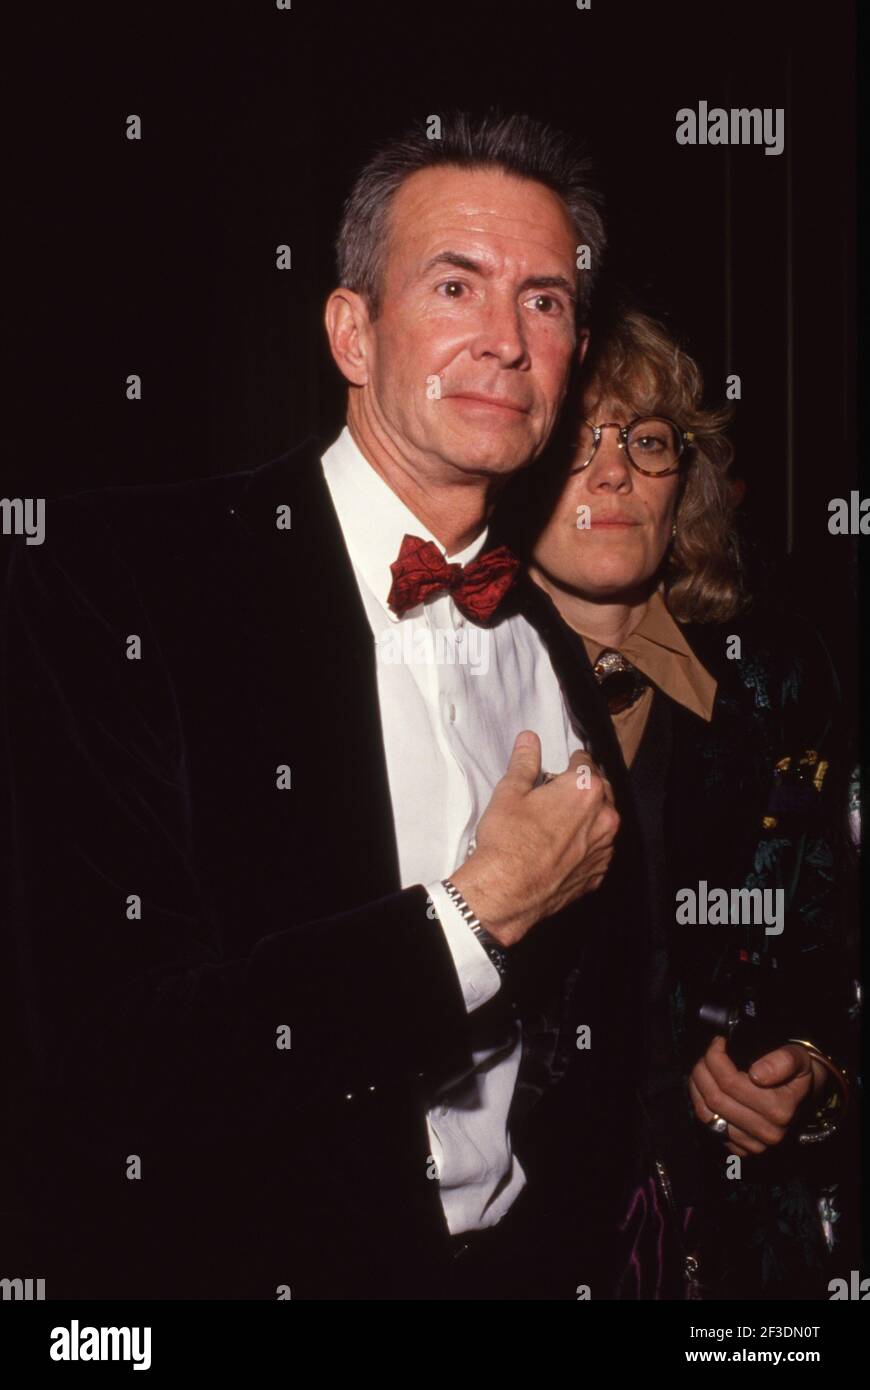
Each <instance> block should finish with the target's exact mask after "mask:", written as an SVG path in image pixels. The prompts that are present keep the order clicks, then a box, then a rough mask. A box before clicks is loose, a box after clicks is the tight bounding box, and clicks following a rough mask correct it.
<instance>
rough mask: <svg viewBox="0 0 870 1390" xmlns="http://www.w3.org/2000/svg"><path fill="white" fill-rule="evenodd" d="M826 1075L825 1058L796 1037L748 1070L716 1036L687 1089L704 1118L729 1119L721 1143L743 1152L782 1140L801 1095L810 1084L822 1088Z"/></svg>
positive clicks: (756, 1151) (759, 1150)
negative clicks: (739, 1067) (739, 1065)
mask: <svg viewBox="0 0 870 1390" xmlns="http://www.w3.org/2000/svg"><path fill="white" fill-rule="evenodd" d="M826 1077H827V1073H826V1070H825V1068H824V1067H823V1066H822V1065H821V1063H819V1062H816V1061H815V1059H813V1058H811V1057H810V1055H809V1053H808V1052H807V1051H806V1049H805V1048H803V1047H800V1046H799V1045H798V1044H797V1043H788V1044H786V1046H784V1047H778V1048H777V1049H776V1051H775V1052H768V1053H766V1054H765V1056H764V1057H759V1059H758V1061H757V1062H753V1064H752V1066H751V1067H750V1068H749V1071H748V1072H745V1071H738V1070H737V1068H736V1067H735V1065H734V1063H733V1062H732V1061H731V1058H730V1057H729V1056H728V1054H727V1052H726V1051H725V1039H724V1038H722V1037H718V1038H714V1039H713V1041H712V1042H711V1044H710V1046H709V1047H708V1048H707V1051H706V1052H705V1053H704V1056H703V1057H702V1058H701V1060H700V1061H699V1062H698V1063H697V1064H696V1066H695V1068H694V1070H693V1071H692V1075H691V1076H690V1077H689V1094H690V1095H691V1097H692V1104H693V1106H694V1108H695V1114H696V1115H697V1117H698V1119H699V1120H700V1121H701V1123H702V1124H708V1123H709V1121H710V1120H712V1118H713V1116H714V1114H715V1115H721V1116H722V1118H723V1120H727V1121H728V1140H729V1142H728V1143H727V1144H725V1145H724V1146H723V1147H725V1148H727V1150H728V1152H729V1153H733V1154H739V1155H740V1157H741V1158H745V1157H746V1155H747V1154H761V1153H764V1151H765V1149H767V1148H770V1147H771V1145H773V1144H779V1143H780V1142H781V1141H782V1140H783V1139H784V1138H785V1136H786V1133H787V1131H788V1128H789V1125H790V1124H791V1122H792V1120H793V1119H794V1117H795V1112H796V1110H797V1108H798V1106H799V1105H800V1103H801V1101H803V1100H804V1099H805V1098H806V1096H807V1095H808V1094H809V1092H810V1090H816V1091H818V1090H821V1088H822V1086H823V1085H824V1084H825V1080H826ZM723 1138H724V1135H723Z"/></svg>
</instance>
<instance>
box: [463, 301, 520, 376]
mask: <svg viewBox="0 0 870 1390" xmlns="http://www.w3.org/2000/svg"><path fill="white" fill-rule="evenodd" d="M471 355H472V357H474V358H475V359H477V358H481V357H497V358H498V360H499V362H501V364H502V365H503V366H505V367H519V366H522V365H523V364H524V363H525V362H527V361H528V346H527V343H526V339H525V334H524V332H523V321H522V317H521V310H520V307H519V305H518V304H517V303H516V301H515V300H513V299H510V300H508V299H503V298H501V297H499V298H493V299H491V300H490V301H489V302H488V303H487V304H485V305H484V306H483V308H482V309H481V316H480V323H479V326H478V330H477V332H476V333H475V335H474V341H473V342H472V345H471Z"/></svg>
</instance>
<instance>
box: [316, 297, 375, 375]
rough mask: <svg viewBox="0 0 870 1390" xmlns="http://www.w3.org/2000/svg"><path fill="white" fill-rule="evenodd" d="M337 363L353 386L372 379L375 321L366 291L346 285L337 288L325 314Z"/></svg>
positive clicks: (331, 348)
mask: <svg viewBox="0 0 870 1390" xmlns="http://www.w3.org/2000/svg"><path fill="white" fill-rule="evenodd" d="M323 321H324V323H325V325H326V333H327V337H328V338H329V347H330V350H331V352H332V355H333V357H334V359H335V363H336V366H337V367H338V369H339V371H340V372H341V373H342V375H343V376H345V377H346V378H347V380H348V381H349V382H350V383H351V385H352V386H365V385H366V383H367V382H368V379H369V361H368V354H369V352H370V345H371V322H370V320H369V311H368V308H367V306H366V302H365V300H364V299H363V297H362V295H360V294H357V293H356V291H355V290H349V289H346V288H344V287H342V288H341V289H337V290H333V291H332V294H331V295H330V296H329V298H328V299H327V301H326V309H325V311H324V315H323Z"/></svg>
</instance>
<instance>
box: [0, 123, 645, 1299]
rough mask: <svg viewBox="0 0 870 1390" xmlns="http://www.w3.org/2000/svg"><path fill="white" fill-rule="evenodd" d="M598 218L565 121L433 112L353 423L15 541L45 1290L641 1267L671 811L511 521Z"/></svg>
mask: <svg viewBox="0 0 870 1390" xmlns="http://www.w3.org/2000/svg"><path fill="white" fill-rule="evenodd" d="M581 245H585V246H589V247H590V248H591V250H592V260H593V264H597V258H598V257H599V256H600V253H601V250H602V247H603V229H602V225H601V221H600V217H599V214H598V211H597V207H596V200H595V198H594V195H593V194H592V193H591V191H590V190H589V188H588V186H587V171H586V166H585V164H584V162H583V161H582V159H578V157H577V156H576V154H575V153H574V152H573V151H572V149H571V147H570V145H569V143H568V142H567V141H566V140H564V139H563V138H562V137H561V136H559V135H558V134H556V133H554V132H552V131H549V130H546V129H543V128H541V127H539V126H537V125H536V124H535V123H534V122H532V121H529V120H526V119H524V118H508V119H494V118H490V119H489V120H487V121H483V122H473V121H471V120H468V119H465V118H463V117H459V118H457V119H456V120H455V121H454V122H453V123H452V124H451V128H450V129H448V130H446V131H445V134H444V138H443V139H442V141H441V142H429V141H427V140H426V138H425V136H424V135H423V134H419V135H414V134H411V135H409V136H407V137H405V138H404V139H402V140H400V141H397V142H394V143H393V144H392V145H391V146H390V147H389V148H387V149H385V150H383V151H381V152H380V153H379V154H378V155H376V156H375V157H374V158H373V160H372V161H371V162H370V163H369V165H368V166H367V167H366V169H364V170H363V172H362V174H361V175H360V177H359V179H358V181H357V183H356V185H355V187H354V189H353V191H352V193H351V196H350V198H349V200H348V203H347V205H346V207H345V212H344V218H343V222H342V227H341V232H340V236H339V245H338V249H339V280H340V284H339V288H338V289H336V290H335V291H334V293H333V294H332V295H331V296H330V298H329V301H328V304H327V308H326V327H327V332H328V335H329V341H330V345H331V348H332V352H333V355H334V358H335V360H336V362H337V364H338V366H339V368H340V370H341V371H342V373H343V374H344V376H345V378H346V380H347V382H348V388H349V390H348V412H347V426H346V428H345V429H344V430H343V431H342V433H341V435H340V437H339V438H338V439H337V440H336V441H334V442H333V443H332V444H331V446H330V447H328V448H324V447H323V445H322V444H321V443H320V442H318V441H316V440H310V441H308V442H306V443H305V444H303V445H302V446H301V447H300V448H298V449H296V450H295V451H294V452H292V453H291V454H289V455H287V456H285V457H283V458H280V459H278V460H276V461H275V462H273V463H270V464H267V465H265V466H263V467H261V468H258V469H255V470H254V471H252V472H247V473H242V474H238V475H234V476H229V477H220V478H212V479H207V480H205V481H194V482H186V483H180V484H176V485H172V486H168V487H166V486H161V487H139V488H124V489H113V490H108V491H103V492H98V493H90V494H86V495H83V496H79V497H76V498H73V499H65V500H62V501H58V502H55V503H54V504H53V505H52V506H51V507H50V509H49V514H48V516H47V527H46V541H45V544H44V546H42V547H39V548H38V549H25V548H23V547H22V548H19V549H18V550H17V551H16V552H15V554H14V556H13V561H12V565H11V573H10V582H9V586H8V594H7V599H6V612H5V622H4V634H5V636H4V648H5V657H6V699H5V705H6V748H7V756H8V758H9V763H10V773H11V776H10V784H11V788H12V791H11V798H10V826H11V832H10V833H11V850H12V858H13V862H14V874H13V879H12V884H13V891H12V895H11V896H12V904H11V908H12V910H11V914H10V923H11V925H10V930H9V934H8V936H7V942H6V944H7V948H8V957H9V960H10V963H11V965H12V974H13V978H14V982H15V1010H14V1012H13V1014H12V1015H11V1019H12V1022H11V1025H10V1032H11V1035H12V1036H11V1039H10V1044H11V1045H10V1048H9V1049H7V1055H10V1056H11V1057H12V1059H13V1060H12V1064H11V1065H10V1068H9V1071H8V1074H7V1085H8V1091H9V1096H10V1100H9V1104H10V1105H11V1106H12V1107H13V1108H14V1113H15V1114H16V1116H17V1133H16V1136H15V1144H14V1163H13V1177H14V1182H15V1184H16V1190H17V1191H18V1192H19V1193H20V1194H21V1199H22V1205H23V1207H24V1209H25V1210H26V1212H27V1218H26V1222H25V1227H24V1231H23V1233H22V1234H21V1236H20V1239H21V1242H22V1247H21V1248H22V1251H23V1252H24V1254H23V1255H22V1258H25V1257H26V1258H29V1259H30V1260H31V1262H32V1263H33V1264H34V1269H35V1270H36V1272H38V1273H39V1274H40V1276H44V1277H46V1279H47V1295H48V1297H63V1296H78V1297H140V1296H141V1297H149V1298H155V1297H156V1298H178V1297H215V1298H237V1297H250V1298H275V1297H287V1296H292V1297H294V1298H428V1297H436V1298H440V1297H444V1298H450V1297H459V1298H475V1297H481V1298H487V1297H532V1298H533V1297H567V1298H572V1299H573V1298H574V1297H576V1296H577V1295H576V1292H575V1289H576V1287H578V1286H581V1285H582V1286H584V1287H590V1286H591V1295H592V1296H593V1297H596V1296H607V1280H608V1277H609V1274H608V1270H609V1266H608V1263H607V1260H608V1258H609V1256H607V1253H606V1251H605V1246H606V1239H605V1233H606V1230H607V1229H608V1228H607V1221H608V1220H609V1219H610V1216H611V1214H612V1213H614V1212H616V1211H617V1209H618V1201H619V1197H620V1195H621V1194H623V1192H624V1182H625V1179H626V1164H628V1163H629V1162H630V1157H631V1153H632V1151H633V1150H632V1139H631V1135H632V1132H633V1131H632V1125H633V1124H634V1122H635V1117H634V1110H633V1107H632V1104H631V1102H630V1096H631V1094H632V1079H633V1076H634V1067H635V1062H636V1055H637V1050H638V1045H637V1038H638V1037H639V1031H638V1029H639V1015H640V1008H639V1006H638V993H637V980H638V979H639V970H638V967H639V966H640V963H641V962H642V961H643V959H644V951H645V937H644V927H643V913H642V910H641V907H640V905H639V904H638V903H636V902H635V901H634V899H633V894H634V893H635V892H636V884H637V883H638V882H639V876H638V875H637V873H636V872H635V871H634V870H635V863H636V860H635V856H636V840H635V837H634V833H633V828H632V825H631V824H630V823H629V821H628V820H627V819H626V817H625V816H623V824H622V829H621V832H620V835H619V837H618V839H617V838H616V836H617V829H618V828H619V826H620V812H621V811H623V805H622V802H623V797H624V790H625V789H624V786H623V784H622V781H621V780H620V778H619V773H618V765H619V759H618V755H617V751H616V749H615V744H614V740H613V736H612V733H611V732H609V730H608V727H607V724H606V720H605V719H603V718H602V717H601V715H600V704H599V705H596V704H595V701H593V700H591V698H590V694H591V692H590V689H589V687H587V686H586V685H584V681H585V680H586V679H587V676H586V674H584V673H583V672H582V671H580V669H579V665H578V663H576V662H575V661H574V660H573V656H572V655H571V654H570V653H568V654H566V653H565V652H564V651H562V650H561V648H560V642H563V640H564V639H563V638H562V637H560V636H559V633H558V628H559V625H558V624H557V623H556V622H555V614H554V610H553V609H552V606H551V605H549V601H548V600H547V599H546V597H545V596H543V595H542V594H540V592H534V593H533V592H532V587H533V586H530V585H529V584H528V582H527V581H526V580H524V579H523V578H522V577H518V576H517V574H516V572H515V569H514V564H513V560H512V557H511V556H509V555H505V554H504V553H503V551H501V550H500V549H498V548H496V549H493V547H492V546H491V545H490V546H488V545H487V524H488V518H489V515H490V513H491V510H492V507H493V504H494V502H495V499H496V497H497V495H498V493H499V490H500V488H501V487H502V485H503V484H504V483H505V481H506V480H507V479H508V478H509V477H510V476H511V475H512V474H514V473H515V472H516V471H517V470H518V469H521V468H524V467H526V466H528V465H530V464H531V463H533V461H534V459H535V458H536V457H537V456H538V455H539V454H540V453H541V451H542V450H543V448H544V446H545V444H546V442H547V440H548V438H549V436H550V434H551V431H552V429H553V426H554V423H555V421H556V418H557V415H558V411H559V407H560V404H561V401H562V398H563V395H564V392H565V389H566V382H567V379H568V373H569V368H570V366H571V364H572V361H574V360H575V359H576V358H577V357H578V356H582V352H583V349H584V346H585V330H584V326H583V325H584V321H585V312H586V308H587V304H588V297H589V289H590V284H589V277H588V272H583V271H578V269H577V264H578V260H579V259H580V258H578V257H577V254H576V252H577V248H578V247H579V246H581ZM468 625H473V626H474V627H475V628H478V629H480V631H479V632H478V633H476V637H477V640H478V644H479V650H480V651H481V652H482V653H483V655H484V656H485V660H484V661H481V662H478V663H477V664H476V665H475V666H474V667H472V666H471V665H470V663H469V662H468V661H467V660H464V659H463V652H466V653H467V651H468V649H469V644H468V642H467V628H468ZM397 635H400V643H399V646H398V647H397V646H396V641H395V639H396V637H397ZM409 635H410V637H411V638H412V639H413V640H411V641H408V640H406V639H407V638H408V637H409ZM397 650H400V651H401V652H402V653H403V654H404V655H403V656H402V659H399V660H396V659H395V654H396V651H397ZM431 652H436V653H437V652H440V653H441V657H440V659H434V660H430V659H428V657H427V655H426V653H431ZM445 652H447V653H453V655H448V656H447V657H445V655H444V654H445ZM409 653H410V654H411V655H410V657H409V655H408V654H409ZM415 653H416V654H417V655H416V656H415V655H414V654H415ZM421 654H422V655H421ZM418 658H419V659H418ZM575 668H576V669H575ZM560 682H561V685H562V686H563V687H564V694H563V689H562V688H560ZM587 701H588V710H587V709H586V708H585V706H586V704H587ZM596 711H598V712H596ZM591 754H594V757H595V759H596V760H597V761H593V757H592V756H591ZM599 765H600V766H599ZM611 769H613V772H612V774H611ZM614 803H615V804H614ZM611 861H613V862H611ZM605 876H606V877H605ZM602 885H603V887H602ZM615 979H617V980H618V982H619V987H618V989H614V988H613V982H614V980H615ZM590 1037H591V1046H590V1045H589V1041H590ZM615 1153H616V1154H618V1155H622V1156H623V1157H624V1158H625V1163H623V1162H622V1160H621V1159H616V1160H615V1159H614V1154H615ZM626 1156H627V1157H626ZM596 1223H597V1224H596ZM596 1279H598V1281H599V1282H598V1284H597V1286H596Z"/></svg>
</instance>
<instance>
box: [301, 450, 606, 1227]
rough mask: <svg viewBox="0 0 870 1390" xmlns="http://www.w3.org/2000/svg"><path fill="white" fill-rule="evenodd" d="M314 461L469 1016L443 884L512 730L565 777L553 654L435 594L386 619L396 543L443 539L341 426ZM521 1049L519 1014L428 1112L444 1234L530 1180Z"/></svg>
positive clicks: (410, 837)
mask: <svg viewBox="0 0 870 1390" xmlns="http://www.w3.org/2000/svg"><path fill="white" fill-rule="evenodd" d="M322 465H323V471H324V474H325V477H326V481H327V484H328V486H329V491H330V495H331V497H332V502H333V505H334V507H335V510H336V514H337V516H338V520H339V524H340V526H341V530H342V533H343V535H344V542H345V545H346V547H347V551H348V555H349V557H350V561H351V564H352V566H353V570H354V574H355V576H356V581H357V584H358V586H359V591H360V595H361V597H362V600H363V603H364V605H365V611H366V614H367V616H368V619H369V623H370V624H371V629H372V634H373V637H374V640H375V643H376V649H377V682H378V699H379V705H380V716H381V727H382V731H383V738H384V752H385V756H386V764H387V772H388V777H389V786H390V796H391V800H392V809H393V818H394V823H395V830H396V842H397V846H398V854H399V869H400V874H401V882H402V887H403V888H405V887H409V886H411V885H412V884H417V883H421V884H424V885H425V887H426V891H427V892H428V894H429V896H430V898H431V900H432V905H433V908H434V912H435V913H437V918H438V921H439V922H440V924H441V929H442V930H443V932H444V934H445V937H446V939H447V944H448V947H449V949H450V952H451V955H452V957H453V961H454V964H455V966H456V973H457V977H458V979H459V984H460V987H461V989H462V994H463V998H464V1000H465V1006H466V1008H467V1009H468V1011H469V1012H471V1011H472V1010H474V1009H476V1008H479V1007H480V1005H481V1004H483V1003H485V1002H486V1000H488V999H490V998H492V996H493V995H494V994H495V993H496V992H497V990H498V988H499V985H500V979H499V975H498V972H497V971H496V969H495V967H494V966H493V964H492V962H491V961H490V960H489V958H488V956H487V954H486V952H485V951H484V949H483V947H482V946H481V945H480V943H479V942H478V940H477V939H476V937H475V936H474V934H473V932H472V931H471V930H470V928H469V927H468V925H467V924H466V923H465V921H463V919H462V916H461V915H460V913H459V911H458V909H457V908H456V906H455V905H454V904H453V903H452V902H451V901H450V898H449V897H448V895H447V893H446V892H445V890H444V888H443V886H442V884H441V879H443V878H449V877H450V875H451V873H453V871H454V870H455V869H457V868H458V867H459V866H460V865H461V864H462V863H464V861H465V859H466V857H467V855H468V853H469V848H470V847H471V846H472V841H473V837H474V835H475V831H476V828H477V824H478V822H479V820H480V818H481V816H482V815H483V812H484V811H485V810H486V807H487V804H488V802H489V800H490V797H491V796H492V793H493V790H494V788H495V785H496V783H497V782H498V781H499V780H500V778H501V777H503V776H504V773H505V772H506V770H507V765H508V760H509V758H510V754H511V750H512V748H513V744H514V740H515V738H516V736H517V734H518V733H519V732H520V731H521V730H522V729H532V730H534V731H535V733H537V734H538V735H539V737H540V740H541V747H542V766H543V767H544V768H545V769H547V770H548V771H551V772H561V771H562V770H563V769H564V768H565V767H566V766H567V763H568V758H569V756H570V754H571V753H572V752H573V751H574V750H575V749H577V748H582V747H583V746H584V744H583V741H582V739H581V738H580V737H578V735H577V734H576V733H575V732H574V730H573V728H572V726H571V722H570V720H569V717H568V713H567V710H566V708H565V703H564V700H563V698H562V693H561V690H560V688H559V684H558V682H557V680H556V676H555V674H554V672H553V668H552V665H551V663H550V659H549V656H548V655H547V652H546V650H545V648H544V646H543V644H542V642H541V640H540V638H539V637H538V635H537V633H536V632H535V630H534V629H533V628H532V627H531V625H530V624H529V623H528V622H527V621H526V620H525V618H523V617H521V616H518V615H517V616H512V617H509V618H507V619H505V620H503V621H502V622H500V623H497V624H496V625H495V626H493V627H491V628H483V627H478V626H477V625H476V624H474V623H473V622H470V621H469V620H468V619H466V618H464V617H463V615H462V614H461V613H460V612H459V610H458V608H457V607H456V605H455V604H454V602H453V599H452V598H451V597H450V595H449V594H448V593H446V592H445V593H443V594H439V595H437V596H435V597H433V598H430V599H429V600H427V602H426V603H423V604H418V605H417V607H415V608H413V609H411V610H410V611H409V612H408V613H406V614H405V616H404V617H403V618H402V619H401V620H400V619H398V618H397V617H396V615H395V614H394V613H393V612H392V611H391V609H389V608H388V607H387V595H388V593H389V591H390V586H391V584H392V574H391V572H390V565H391V564H392V562H393V561H394V560H395V559H396V558H397V556H398V554H399V548H400V546H401V543H402V540H403V538H404V536H405V535H412V536H419V537H421V538H422V539H423V540H431V541H435V544H436V545H437V546H438V548H439V550H440V551H441V553H442V554H445V550H444V547H443V546H442V545H441V544H440V543H439V542H438V541H436V540H435V537H434V536H433V535H432V533H431V531H429V530H428V529H427V527H426V526H424V525H423V523H422V522H421V521H419V520H418V519H417V517H416V516H414V514H413V513H412V512H411V511H410V510H409V509H408V508H407V507H406V506H405V504H404V503H403V502H402V501H401V500H400V499H399V498H398V497H397V496H396V494H395V493H394V492H393V491H392V489H391V488H390V487H389V486H388V485H387V484H386V483H385V482H384V481H383V479H382V478H381V477H380V476H379V475H378V474H377V473H376V472H375V470H374V469H373V468H372V467H371V465H370V464H369V463H368V461H367V460H366V458H365V457H364V455H363V454H362V453H361V451H360V450H359V448H358V447H357V445H356V443H355V442H354V440H353V438H352V436H351V434H350V431H349V430H348V429H347V428H346V427H345V429H343V430H342V433H341V434H340V435H339V437H338V439H337V440H336V441H335V443H334V444H333V445H332V446H331V447H330V448H329V449H328V450H327V452H326V453H325V454H324V456H323V460H322ZM485 541H486V532H485V531H484V532H483V533H482V534H481V535H480V536H478V537H477V539H476V540H475V541H473V542H472V544H471V545H469V546H467V547H466V549H465V550H463V551H461V552H460V553H459V554H456V555H451V556H450V557H449V558H450V560H451V562H454V563H458V564H467V563H468V562H469V561H471V560H473V559H474V557H475V556H476V555H477V554H478V552H479V551H480V550H481V548H482V547H483V545H484V543H485ZM473 906H474V905H473V904H472V907H473ZM521 1053H522V1036H521V1025H520V1024H519V1022H516V1023H515V1024H514V1029H513V1032H512V1033H511V1035H510V1036H509V1037H507V1038H506V1039H505V1041H504V1043H503V1044H502V1045H501V1046H500V1047H496V1048H489V1049H487V1050H486V1051H481V1052H475V1053H474V1054H473V1068H472V1070H471V1071H470V1072H469V1073H468V1074H467V1075H466V1076H465V1077H463V1078H461V1079H460V1080H458V1081H456V1082H452V1083H451V1086H450V1088H449V1089H448V1090H446V1091H445V1092H442V1093H441V1094H440V1095H438V1096H437V1097H435V1098H434V1100H435V1102H436V1103H435V1104H433V1106H432V1108H431V1109H430V1110H429V1111H428V1112H427V1117H426V1122H427V1127H428V1131H429V1140H430V1144H431V1155H432V1157H433V1158H434V1160H435V1169H436V1172H437V1175H438V1184H439V1192H440V1196H441V1202H442V1205H443V1208H444V1214H445V1218H446V1220H447V1225H448V1227H449V1229H450V1231H451V1233H452V1234H454V1235H455V1234H458V1233H459V1232H462V1231H467V1230H474V1229H480V1228H482V1227H486V1226H493V1225H495V1223H496V1222H497V1221H499V1220H500V1219H501V1217H502V1216H503V1215H504V1214H505V1212H506V1211H507V1210H508V1208H509V1207H510V1206H511V1205H512V1203H513V1202H514V1200H515V1198H516V1197H517V1196H518V1194H519V1192H520V1191H521V1190H522V1188H523V1186H524V1185H525V1181H526V1179H525V1174H524V1173H523V1171H522V1168H521V1167H520V1164H519V1162H518V1161H517V1159H516V1158H515V1157H514V1155H513V1154H512V1152H511V1140H510V1135H509V1133H508V1111H509V1109H510V1105H511V1100H512V1098H513V1093H514V1086H515V1084H516V1078H517V1072H518V1070H519V1065H520V1057H521Z"/></svg>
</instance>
